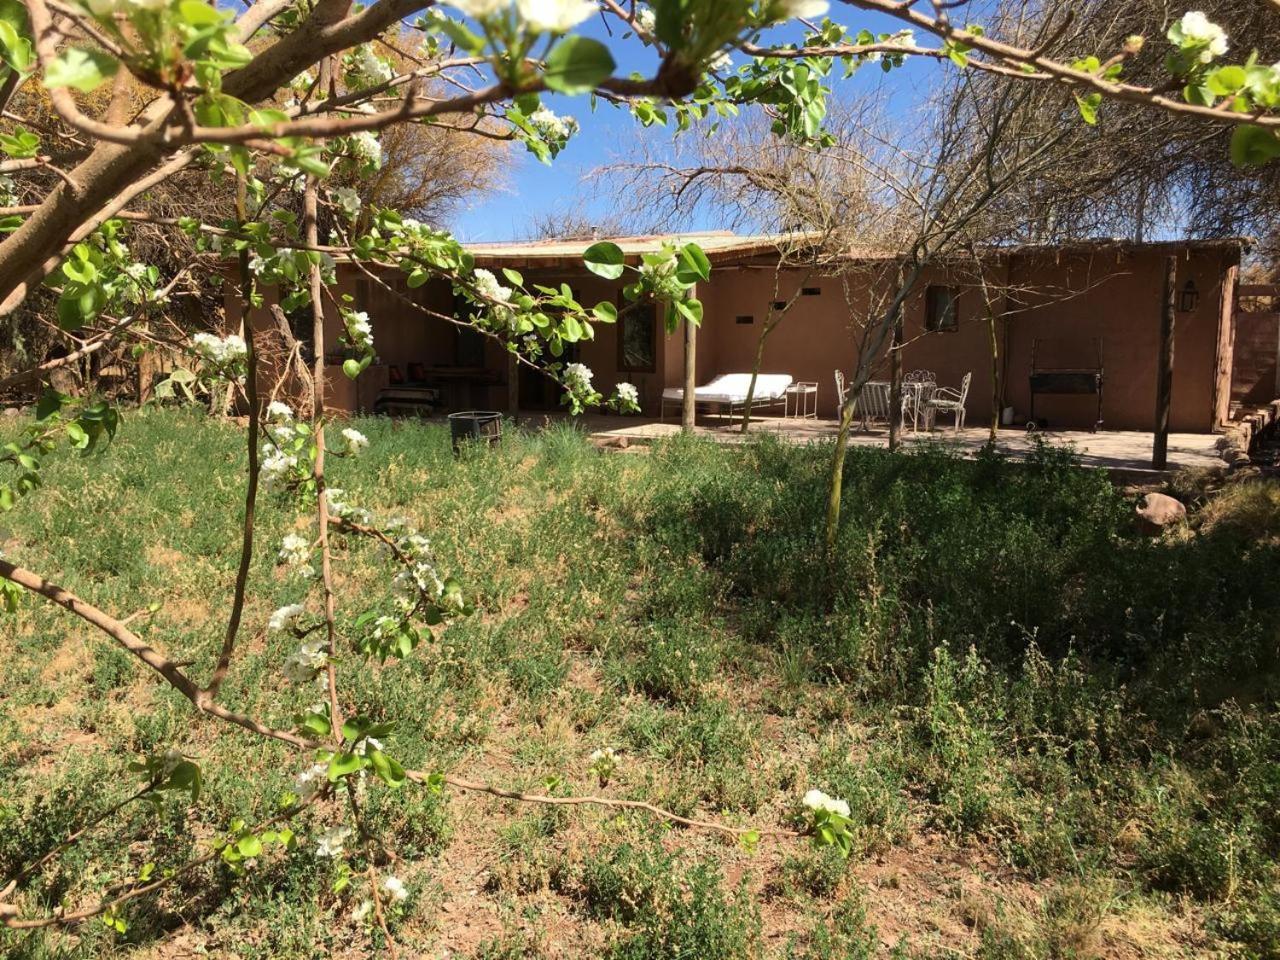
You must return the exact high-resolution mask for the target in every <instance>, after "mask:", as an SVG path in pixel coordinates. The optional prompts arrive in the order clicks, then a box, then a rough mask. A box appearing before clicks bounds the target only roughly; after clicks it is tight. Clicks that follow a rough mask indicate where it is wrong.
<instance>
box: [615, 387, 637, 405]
mask: <svg viewBox="0 0 1280 960" xmlns="http://www.w3.org/2000/svg"><path fill="white" fill-rule="evenodd" d="M613 389H614V393H616V394H617V396H618V401H619V403H620V404H621V405H622V406H623V407H625V408H626V409H628V410H638V409H639V408H640V391H639V390H637V389H636V385H635V384H634V383H626V382H623V383H620V384H618V385H617V386H616V387H614V388H613Z"/></svg>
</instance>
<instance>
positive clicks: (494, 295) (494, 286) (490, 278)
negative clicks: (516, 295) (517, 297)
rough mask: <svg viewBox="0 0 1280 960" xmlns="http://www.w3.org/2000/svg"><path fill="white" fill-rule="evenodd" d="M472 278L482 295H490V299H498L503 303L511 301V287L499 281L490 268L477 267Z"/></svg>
mask: <svg viewBox="0 0 1280 960" xmlns="http://www.w3.org/2000/svg"><path fill="white" fill-rule="evenodd" d="M471 276H472V279H473V280H474V281H475V285H476V290H478V291H479V292H480V294H481V295H483V296H485V297H488V298H489V299H490V300H498V301H500V302H502V303H510V302H511V288H510V287H504V286H503V285H502V284H501V283H499V282H498V278H497V277H495V276H494V275H493V273H492V272H491V271H489V270H486V269H484V268H483V267H476V269H475V270H473V271H472V274H471Z"/></svg>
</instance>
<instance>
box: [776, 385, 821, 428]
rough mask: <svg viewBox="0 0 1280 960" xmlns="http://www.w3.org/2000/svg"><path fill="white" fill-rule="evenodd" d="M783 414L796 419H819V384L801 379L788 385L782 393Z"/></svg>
mask: <svg viewBox="0 0 1280 960" xmlns="http://www.w3.org/2000/svg"><path fill="white" fill-rule="evenodd" d="M782 415H783V416H784V417H790V418H792V419H795V420H817V419H818V385H817V384H816V383H812V382H805V381H801V382H798V383H793V384H791V386H789V387H787V389H786V392H785V393H784V394H783V395H782Z"/></svg>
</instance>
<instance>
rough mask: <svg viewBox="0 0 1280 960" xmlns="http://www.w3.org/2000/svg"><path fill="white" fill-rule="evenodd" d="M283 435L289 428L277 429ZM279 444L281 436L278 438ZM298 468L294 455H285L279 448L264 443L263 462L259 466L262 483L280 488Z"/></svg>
mask: <svg viewBox="0 0 1280 960" xmlns="http://www.w3.org/2000/svg"><path fill="white" fill-rule="evenodd" d="M274 429H275V430H277V431H280V433H281V434H283V432H284V431H285V430H287V429H288V428H287V427H275V428H274ZM276 440H277V442H278V441H279V440H280V436H279V435H277V436H276ZM297 468H298V458H297V457H295V456H294V455H293V454H292V453H285V452H284V451H283V450H281V449H280V448H279V447H275V446H273V445H271V444H268V443H264V444H263V445H262V460H261V462H260V463H259V464H258V475H259V476H260V477H261V478H262V482H263V484H264V485H265V486H267V487H278V486H279V485H280V484H282V483H284V482H285V480H287V479H288V478H289V477H291V476H292V475H293V472H294V471H295V470H296V469H297Z"/></svg>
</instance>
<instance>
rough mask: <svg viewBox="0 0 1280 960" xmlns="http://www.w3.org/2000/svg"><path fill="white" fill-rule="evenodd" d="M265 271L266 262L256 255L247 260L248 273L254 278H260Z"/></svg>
mask: <svg viewBox="0 0 1280 960" xmlns="http://www.w3.org/2000/svg"><path fill="white" fill-rule="evenodd" d="M266 269H267V261H265V260H263V259H262V257H260V256H258V255H257V254H256V253H255V254H254V255H253V256H252V257H250V258H249V272H250V273H252V274H253V275H254V276H255V277H260V276H262V274H263V273H264V272H266Z"/></svg>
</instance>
